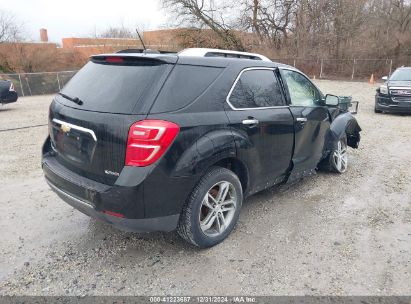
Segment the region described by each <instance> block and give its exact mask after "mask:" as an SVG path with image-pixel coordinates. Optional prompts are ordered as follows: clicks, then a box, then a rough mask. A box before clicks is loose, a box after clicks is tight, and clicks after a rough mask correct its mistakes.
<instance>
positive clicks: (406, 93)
mask: <svg viewBox="0 0 411 304" xmlns="http://www.w3.org/2000/svg"><path fill="white" fill-rule="evenodd" d="M383 80H385V83H384V84H383V85H382V86H380V87H379V88H378V89H377V94H376V95H375V108H374V112H375V113H382V112H387V113H411V67H402V68H398V69H397V70H395V72H394V73H393V74H392V75H391V76H390V77H389V78H388V77H383Z"/></svg>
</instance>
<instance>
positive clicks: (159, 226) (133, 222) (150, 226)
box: [47, 180, 179, 232]
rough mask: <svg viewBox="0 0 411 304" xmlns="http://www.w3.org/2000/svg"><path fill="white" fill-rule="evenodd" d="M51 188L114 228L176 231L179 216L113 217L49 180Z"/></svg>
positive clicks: (77, 206)
mask: <svg viewBox="0 0 411 304" xmlns="http://www.w3.org/2000/svg"><path fill="white" fill-rule="evenodd" d="M47 183H48V184H49V186H50V188H51V189H52V190H53V191H54V192H56V193H57V195H58V196H59V197H60V198H61V199H62V200H63V201H65V202H66V203H67V204H69V205H70V206H72V207H74V208H76V209H77V210H79V211H80V212H82V213H84V214H86V215H88V216H90V217H92V218H96V219H99V220H101V221H103V222H106V223H108V224H111V225H113V226H114V227H116V228H118V229H120V230H123V231H131V232H151V231H166V232H168V231H173V230H175V229H176V227H177V224H178V220H179V214H176V215H169V216H162V217H155V218H144V219H127V218H121V217H116V216H112V215H109V214H105V213H103V212H99V211H97V210H96V209H95V207H94V206H93V205H92V204H91V203H90V202H86V201H83V200H81V199H79V198H76V197H74V196H72V195H70V194H69V193H66V192H64V191H62V190H60V189H59V188H57V187H56V186H55V185H53V184H52V183H51V182H50V181H49V180H47Z"/></svg>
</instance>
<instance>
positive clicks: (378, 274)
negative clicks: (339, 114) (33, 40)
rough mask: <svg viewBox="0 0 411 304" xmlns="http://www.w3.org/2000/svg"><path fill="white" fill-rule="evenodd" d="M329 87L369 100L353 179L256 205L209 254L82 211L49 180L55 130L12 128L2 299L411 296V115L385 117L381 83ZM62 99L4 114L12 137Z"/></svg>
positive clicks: (321, 183) (3, 161) (6, 167)
mask: <svg viewBox="0 0 411 304" xmlns="http://www.w3.org/2000/svg"><path fill="white" fill-rule="evenodd" d="M318 84H319V86H320V88H322V90H323V91H324V92H330V93H337V94H340V95H353V96H354V98H355V99H357V100H360V101H361V104H360V113H359V114H358V120H359V123H360V125H361V126H362V128H363V132H362V137H363V140H362V142H361V147H360V148H359V149H358V150H350V168H349V170H348V172H346V173H345V174H344V175H336V174H327V173H318V174H317V175H315V176H312V177H309V178H306V179H304V180H303V181H301V182H299V183H297V184H294V185H290V186H287V185H286V186H281V187H277V188H273V189H269V190H266V191H264V192H262V193H260V194H257V195H255V196H253V197H251V198H249V199H248V200H247V201H246V202H245V204H244V206H243V210H242V213H241V216H240V221H239V224H238V226H237V228H236V230H235V231H234V232H233V233H232V235H231V236H230V237H229V238H228V239H227V240H226V241H225V242H223V243H222V244H220V245H218V246H216V247H214V248H211V249H207V250H199V249H197V248H194V247H192V246H190V245H188V244H186V243H185V242H183V241H182V240H180V238H179V237H178V236H177V234H175V233H152V234H133V233H125V232H121V231H118V230H116V229H114V228H112V227H110V226H109V225H106V224H104V223H100V222H97V221H95V220H92V219H90V218H88V217H87V216H85V215H83V214H81V213H80V212H78V211H76V210H74V209H73V208H71V207H69V206H68V205H67V204H65V203H63V202H62V201H61V200H60V199H59V198H58V197H57V196H56V195H55V194H54V193H53V192H52V191H51V190H49V188H48V186H47V185H46V183H45V181H44V179H43V177H42V172H41V169H40V148H41V145H42V142H43V140H44V139H45V137H46V134H47V127H46V126H40V127H35V128H28V129H21V130H15V131H0V142H1V149H0V176H1V179H2V183H1V192H0V231H1V241H0V294H1V295H153V294H156V295H163V294H169V295H222V294H224V295H237V294H247V295H411V288H410V286H411V285H410V282H411V265H410V257H411V255H410V250H411V183H410V182H411V172H410V168H411V129H410V123H411V116H401V115H377V114H374V113H373V98H374V92H375V91H374V90H375V86H371V85H368V84H365V83H351V82H332V81H318ZM50 101H51V96H40V97H28V98H21V99H19V101H18V102H17V103H16V104H12V105H8V106H5V107H0V117H1V118H0V130H4V129H9V128H15V127H22V126H29V125H35V124H44V123H45V122H46V117H47V109H48V105H49V103H50Z"/></svg>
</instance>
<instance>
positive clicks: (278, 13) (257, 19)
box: [242, 0, 298, 49]
mask: <svg viewBox="0 0 411 304" xmlns="http://www.w3.org/2000/svg"><path fill="white" fill-rule="evenodd" d="M297 3H298V0H271V1H268V0H245V1H243V5H244V14H243V17H242V21H243V25H244V28H245V29H246V30H250V29H251V30H252V31H253V32H254V33H256V34H257V36H258V38H259V40H260V42H261V43H264V42H267V43H268V44H269V45H271V46H274V47H275V48H277V49H280V48H281V47H282V46H283V45H284V44H286V40H287V39H288V36H289V34H290V32H291V30H292V27H293V16H294V13H295V10H296V8H297Z"/></svg>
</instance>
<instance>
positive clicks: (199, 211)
mask: <svg viewBox="0 0 411 304" xmlns="http://www.w3.org/2000/svg"><path fill="white" fill-rule="evenodd" d="M242 201H243V192H242V188H241V183H240V181H239V179H238V177H237V176H236V175H235V174H234V173H233V172H232V171H230V170H228V169H225V168H221V167H213V168H211V169H210V170H209V171H208V172H207V173H206V174H205V175H204V176H203V177H202V178H201V180H200V181H199V183H198V184H197V186H196V187H195V188H194V190H193V192H192V193H191V195H190V197H189V198H188V200H187V202H186V204H185V206H184V208H183V211H182V214H181V216H180V221H179V224H178V228H177V232H178V234H179V235H180V236H181V237H182V238H184V239H185V240H187V241H188V242H190V243H192V244H194V245H196V246H198V247H201V248H206V247H211V246H214V245H216V244H218V243H220V242H221V241H223V240H224V239H225V238H226V237H227V236H228V235H229V234H230V233H231V231H232V230H233V229H234V227H235V224H236V223H237V221H238V216H239V214H240V209H241V205H242Z"/></svg>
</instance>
